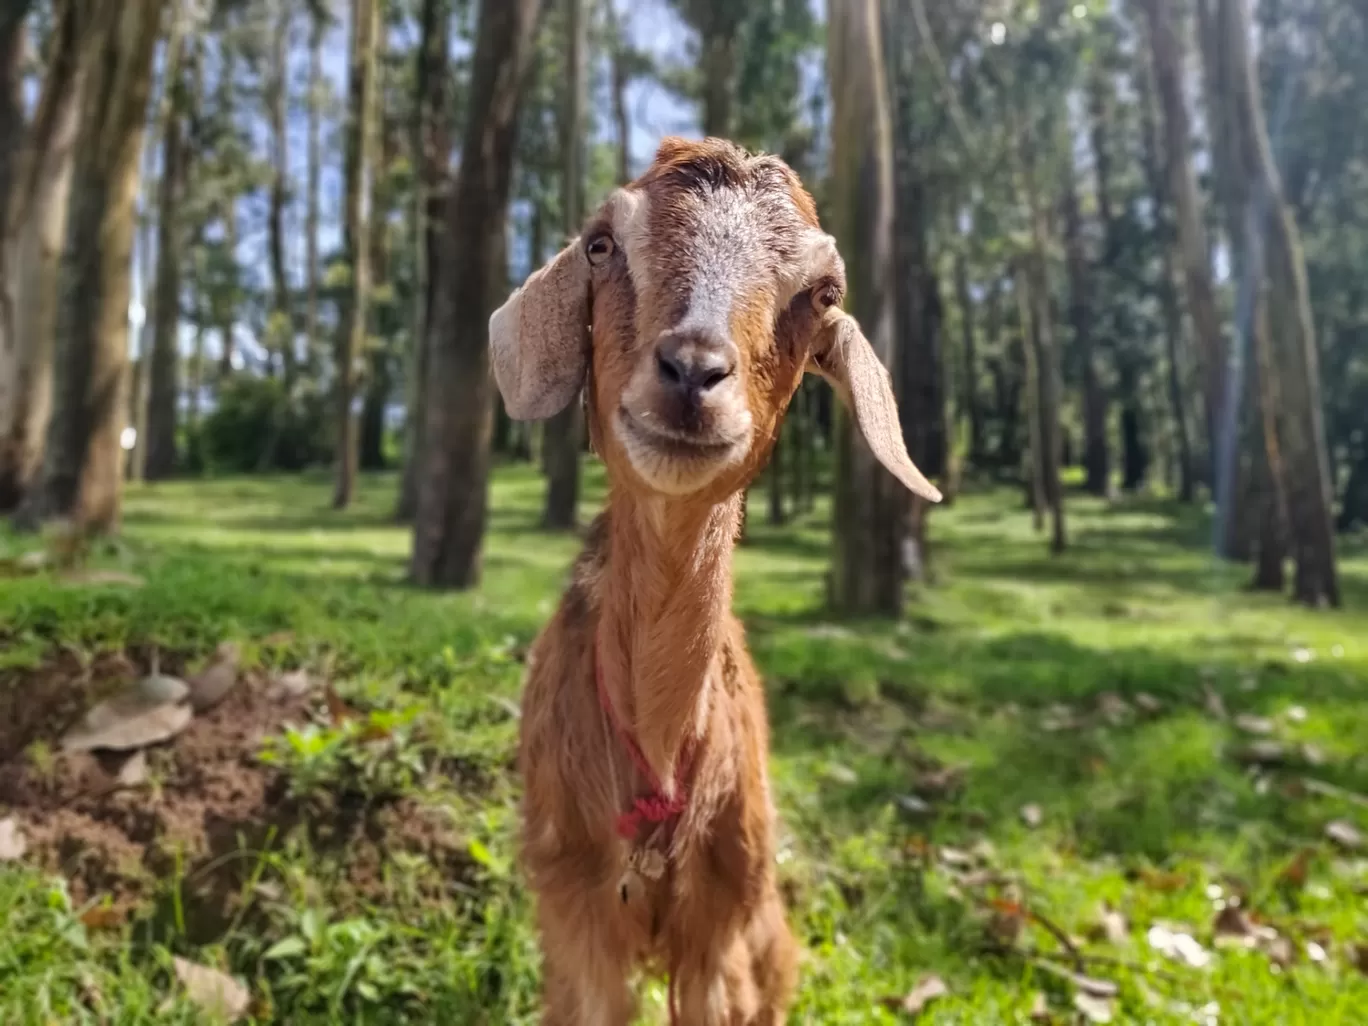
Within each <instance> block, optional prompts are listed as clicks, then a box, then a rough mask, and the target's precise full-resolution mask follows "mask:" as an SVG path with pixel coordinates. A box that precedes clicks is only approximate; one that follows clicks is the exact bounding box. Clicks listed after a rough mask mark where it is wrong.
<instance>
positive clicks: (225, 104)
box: [216, 46, 239, 380]
mask: <svg viewBox="0 0 1368 1026" xmlns="http://www.w3.org/2000/svg"><path fill="white" fill-rule="evenodd" d="M236 58H237V51H236V49H235V48H234V47H233V46H225V47H224V54H223V68H222V71H221V72H220V75H219V84H218V96H217V97H216V99H217V106H218V113H219V116H220V117H223V118H227V117H230V116H231V115H230V112H231V111H233V110H234V104H235V99H234V96H233V83H234V82H235V81H236V78H237V59H236ZM221 203H222V211H221V217H222V219H223V249H224V257H225V264H226V269H227V272H228V281H227V282H226V283H225V289H224V292H225V295H224V296H223V297H222V299H221V303H222V306H221V308H220V310H219V314H220V322H219V333H220V337H221V345H220V347H219V368H218V369H219V378H220V379H222V380H227V379H228V378H230V377H232V375H233V371H234V367H233V354H234V350H235V348H236V338H235V337H234V336H235V333H236V329H237V299H238V282H239V278H238V266H237V244H238V216H237V194H236V193H235V192H233V193H231V194H230V195H228V196H225V197H223V199H222V200H221Z"/></svg>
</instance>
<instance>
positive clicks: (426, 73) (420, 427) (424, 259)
mask: <svg viewBox="0 0 1368 1026" xmlns="http://www.w3.org/2000/svg"><path fill="white" fill-rule="evenodd" d="M420 27H421V32H422V36H421V40H420V43H419V50H418V74H417V89H418V96H417V101H416V103H415V104H414V109H415V111H416V114H417V117H416V120H415V123H414V133H415V138H416V141H415V145H414V151H415V152H416V153H417V154H418V180H417V188H416V189H415V190H414V191H415V193H416V195H415V200H414V201H415V204H416V207H415V210H416V217H415V219H414V221H415V229H414V235H413V237H414V243H415V245H416V247H417V253H416V254H415V264H416V266H417V267H418V287H417V289H416V292H417V297H418V298H417V303H416V305H415V307H414V324H413V330H412V336H413V338H412V342H413V352H412V354H411V356H410V360H409V375H408V378H409V380H408V410H407V416H406V418H405V420H406V423H405V446H406V452H405V458H404V473H403V476H402V479H401V483H400V486H399V504H398V507H397V509H396V510H395V517H396V519H398V520H400V521H401V522H405V523H406V522H408V521H410V520H412V519H413V517H414V515H415V514H416V513H417V512H418V474H419V470H420V468H421V467H423V466H424V456H423V436H424V431H425V427H426V424H427V414H426V410H427V387H426V385H427V378H428V369H429V366H430V365H431V360H432V347H431V341H430V335H429V332H428V325H429V324H430V323H431V320H432V313H433V308H434V303H435V298H434V297H435V294H436V286H437V284H438V283H439V282H442V281H443V271H444V265H443V264H442V263H441V258H442V254H443V252H444V244H443V239H444V238H445V237H446V230H447V225H448V204H447V199H448V194H449V192H450V189H451V166H450V161H451V136H452V124H451V114H450V109H449V108H450V98H449V92H450V75H451V71H450V60H451V58H450V55H449V54H450V49H451V7H450V0H423V6H422V11H421V22H420Z"/></svg>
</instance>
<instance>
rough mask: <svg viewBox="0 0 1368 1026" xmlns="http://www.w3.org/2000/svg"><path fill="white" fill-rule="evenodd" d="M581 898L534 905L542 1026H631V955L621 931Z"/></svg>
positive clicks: (633, 1002)
mask: <svg viewBox="0 0 1368 1026" xmlns="http://www.w3.org/2000/svg"><path fill="white" fill-rule="evenodd" d="M595 913H596V910H595V909H594V908H592V907H590V905H589V902H587V901H584V900H574V899H571V900H568V901H557V900H555V899H553V898H549V897H547V896H543V897H542V898H541V900H539V902H538V909H537V918H538V920H539V925H540V927H541V942H542V958H543V967H542V973H543V981H544V982H543V1001H544V1007H543V1011H542V1020H541V1021H542V1026H630V1024H631V1022H632V1020H633V1019H634V1018H635V1017H636V999H635V998H634V997H633V995H632V991H631V988H630V987H629V986H628V982H627V981H628V974H629V973H630V971H631V953H630V949H629V947H628V945H627V943H626V939H625V938H624V937H623V936H622V932H621V930H620V929H618V928H615V925H614V924H613V923H612V922H610V921H609V920H608V919H607V917H605V916H603V915H602V914H595Z"/></svg>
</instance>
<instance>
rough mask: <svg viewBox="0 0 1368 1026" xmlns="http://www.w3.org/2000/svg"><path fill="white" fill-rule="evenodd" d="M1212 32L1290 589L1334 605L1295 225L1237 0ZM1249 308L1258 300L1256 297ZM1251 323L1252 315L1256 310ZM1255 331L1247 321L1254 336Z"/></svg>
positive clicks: (1322, 452) (1226, 3)
mask: <svg viewBox="0 0 1368 1026" xmlns="http://www.w3.org/2000/svg"><path fill="white" fill-rule="evenodd" d="M1218 11H1219V14H1218V22H1217V26H1218V38H1219V39H1220V49H1221V53H1222V55H1223V57H1224V59H1225V61H1226V62H1228V63H1227V68H1228V71H1229V73H1228V75H1226V76H1225V80H1224V81H1223V83H1222V85H1223V86H1224V87H1225V88H1224V89H1223V93H1222V99H1223V100H1224V105H1225V109H1226V111H1227V118H1226V121H1225V125H1226V128H1227V129H1228V131H1229V132H1230V133H1231V136H1230V138H1231V140H1232V143H1233V145H1232V151H1231V152H1232V156H1233V159H1234V160H1235V162H1236V163H1237V165H1238V179H1237V180H1239V181H1242V182H1243V183H1245V186H1246V187H1245V188H1244V190H1243V191H1244V193H1245V195H1246V197H1247V203H1248V208H1247V209H1248V210H1249V215H1248V218H1249V219H1248V223H1249V225H1250V230H1249V231H1247V232H1246V233H1245V239H1244V243H1245V245H1244V252H1245V255H1244V260H1243V263H1244V270H1245V271H1246V273H1248V274H1249V275H1250V280H1251V282H1256V281H1259V280H1261V279H1262V280H1265V281H1266V283H1267V293H1266V295H1267V316H1268V329H1269V330H1268V333H1267V335H1268V339H1269V340H1270V345H1271V352H1270V354H1269V363H1270V365H1271V370H1272V373H1271V374H1270V375H1268V380H1269V381H1270V382H1275V383H1276V388H1277V399H1276V416H1275V417H1273V418H1272V419H1273V421H1274V423H1272V424H1271V425H1270V424H1269V423H1268V418H1266V419H1265V424H1266V428H1265V429H1266V430H1270V429H1271V430H1272V432H1273V435H1272V437H1274V438H1275V439H1276V451H1278V452H1279V453H1280V461H1279V462H1280V463H1281V467H1279V466H1278V463H1275V462H1273V460H1272V456H1273V451H1274V449H1273V448H1271V447H1270V448H1269V449H1268V452H1269V456H1270V472H1271V473H1273V474H1275V475H1277V474H1278V473H1279V470H1281V475H1282V477H1283V494H1285V496H1286V501H1287V514H1288V527H1289V541H1290V544H1291V551H1292V557H1293V560H1294V561H1295V563H1296V573H1295V577H1294V580H1293V594H1294V595H1295V597H1296V598H1297V600H1298V601H1300V602H1302V603H1304V604H1306V605H1309V606H1312V607H1317V606H1321V605H1331V606H1337V605H1339V600H1340V596H1339V580H1338V575H1337V571H1336V566H1335V536H1334V526H1333V523H1332V508H1333V502H1332V498H1331V496H1332V490H1331V481H1330V468H1329V457H1328V454H1327V450H1326V443H1325V425H1324V420H1323V413H1322V404H1321V396H1320V369H1319V355H1318V352H1317V348H1316V338H1315V329H1314V326H1313V323H1312V318H1311V301H1310V295H1309V291H1308V287H1307V282H1306V265H1305V260H1304V258H1303V256H1302V249H1301V240H1300V236H1299V234H1298V232H1297V226H1296V224H1295V223H1294V222H1293V220H1292V216H1291V214H1290V212H1289V211H1288V209H1287V204H1286V202H1285V201H1284V198H1283V192H1282V182H1281V180H1280V177H1279V174H1278V169H1277V165H1276V164H1275V163H1274V160H1273V155H1272V152H1271V150H1270V147H1269V142H1268V130H1267V127H1266V125H1265V123H1264V115H1263V107H1262V103H1261V101H1260V97H1259V83H1258V78H1257V75H1256V73H1255V69H1254V64H1253V61H1252V60H1251V57H1250V54H1249V37H1250V25H1249V12H1248V9H1247V8H1246V5H1245V0H1219V2H1218ZM1256 308H1257V304H1256ZM1255 319H1256V324H1257V322H1258V320H1259V319H1260V318H1259V315H1258V313H1257V312H1256V314H1255ZM1258 334H1259V332H1258V331H1257V330H1256V332H1255V335H1256V341H1257V336H1258Z"/></svg>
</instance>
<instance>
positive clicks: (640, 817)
mask: <svg viewBox="0 0 1368 1026" xmlns="http://www.w3.org/2000/svg"><path fill="white" fill-rule="evenodd" d="M594 678H595V681H596V683H597V684H598V697H599V705H601V706H603V711H604V713H606V714H607V716H608V722H609V723H611V724H612V725H613V731H614V733H616V734H617V736H618V740H619V741H620V742H621V743H622V747H623V748H625V749H627V754H628V755H630V756H631V757H632V763H633V765H635V766H636V768H637V772H639V773H640V774H641V775H642V776H643V777H645V778H646V782H647V784H648V785H649V786H650V792H649V793H647V794H645V795H638V796H637V797H635V798H633V799H632V807H631V808H630V809H628V810H627V811H626V812H624V813H622V814H621V815H619V816H618V818H617V823H616V826H617V832H618V836H619V837H624V838H626V839H628V840H635V839H636V838H637V836H638V835H639V833H640V831H641V825H642V824H643V823H667V822H669V821H670V820H672V819H675V818H676V817H678V816H679V815H681V814H682V813H683V812H684V810H685V809H687V808H688V807H689V794H688V787H687V782H688V778H689V770H690V768H691V764H692V762H693V758H692V752H691V751H690V748H691V746H688V745H686V746H685V749H684V751H683V752H682V753H681V755H680V759H679V763H678V764H677V765H676V767H675V781H674V785H675V786H674V797H673V798H670V797H667V796H666V795H665V791H664V788H662V787H661V786H660V778H659V777H658V776H656V772H655V770H653V769H652V768H651V764H650V763H649V762H647V761H646V755H645V753H644V752H642V750H641V745H639V744H637V740H636V738H635V737H633V736H632V731H631V729H630V728H629V727H628V726H627V725H626V724H625V723H623V721H622V720H621V719H620V718H619V716H618V713H617V709H616V708H615V707H614V706H613V699H612V698H611V697H610V696H609V694H608V688H607V685H605V684H604V681H603V659H602V658H601V655H600V652H599V642H598V638H597V637H595V639H594Z"/></svg>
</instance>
